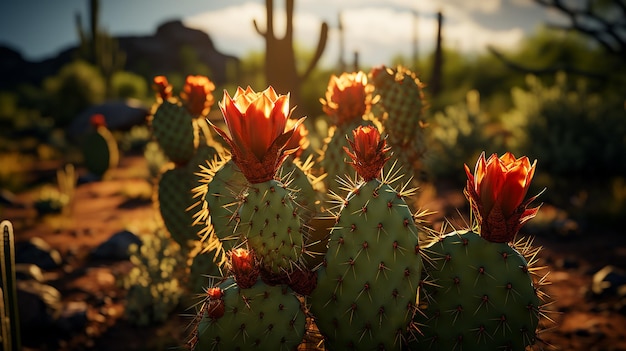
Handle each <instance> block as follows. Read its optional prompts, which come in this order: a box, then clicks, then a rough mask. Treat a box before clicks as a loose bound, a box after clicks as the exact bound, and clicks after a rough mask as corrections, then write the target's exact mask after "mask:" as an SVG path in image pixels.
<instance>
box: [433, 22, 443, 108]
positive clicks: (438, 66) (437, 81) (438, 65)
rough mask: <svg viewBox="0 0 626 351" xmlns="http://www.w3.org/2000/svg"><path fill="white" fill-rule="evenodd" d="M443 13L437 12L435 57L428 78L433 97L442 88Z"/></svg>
mask: <svg viewBox="0 0 626 351" xmlns="http://www.w3.org/2000/svg"><path fill="white" fill-rule="evenodd" d="M442 27H443V14H442V13H441V11H439V12H437V44H436V45H437V46H436V47H435V57H434V62H433V73H432V76H431V78H430V80H431V81H430V93H431V95H432V96H433V97H435V96H437V95H439V93H440V92H441V89H442V83H441V81H442V70H443V48H442V47H441V45H442V44H441V41H442V34H441V31H442Z"/></svg>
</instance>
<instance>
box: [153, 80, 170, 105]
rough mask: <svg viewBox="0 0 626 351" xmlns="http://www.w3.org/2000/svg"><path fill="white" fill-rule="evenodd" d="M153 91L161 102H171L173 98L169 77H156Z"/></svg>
mask: <svg viewBox="0 0 626 351" xmlns="http://www.w3.org/2000/svg"><path fill="white" fill-rule="evenodd" d="M152 87H153V89H154V91H156V93H157V98H159V99H160V101H161V102H162V101H166V100H169V99H170V98H171V97H172V90H173V88H172V86H171V85H170V83H169V82H168V81H167V77H165V76H156V77H154V84H153V86H152Z"/></svg>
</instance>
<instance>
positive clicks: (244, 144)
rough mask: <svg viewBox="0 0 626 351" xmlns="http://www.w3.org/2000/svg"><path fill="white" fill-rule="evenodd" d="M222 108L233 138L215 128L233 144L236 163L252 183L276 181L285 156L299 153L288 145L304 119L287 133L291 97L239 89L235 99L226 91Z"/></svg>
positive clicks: (272, 89) (273, 92) (270, 89)
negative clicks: (275, 177) (275, 178)
mask: <svg viewBox="0 0 626 351" xmlns="http://www.w3.org/2000/svg"><path fill="white" fill-rule="evenodd" d="M219 106H220V109H221V110H222V114H223V115H224V120H225V121H226V126H227V127H228V130H229V132H230V136H228V135H227V134H226V132H225V131H223V130H221V129H220V128H218V127H216V126H213V128H214V129H215V131H216V132H217V133H218V134H219V135H221V136H222V137H223V138H224V140H226V142H227V143H228V144H229V145H230V147H231V152H232V157H233V158H232V159H233V162H235V164H236V165H237V166H238V167H239V169H241V171H242V173H243V175H244V176H245V177H246V179H247V180H248V181H249V182H250V183H252V184H255V183H262V182H266V181H268V180H271V179H272V178H274V175H275V174H276V170H277V169H278V168H279V167H280V165H281V164H282V162H283V160H284V159H285V157H287V156H288V155H289V154H291V153H293V152H295V151H296V150H293V149H291V150H290V149H287V147H286V146H287V144H288V143H289V141H290V139H291V138H292V136H293V135H294V132H295V130H296V129H297V128H298V126H299V125H300V123H302V121H303V120H304V118H301V119H300V120H298V121H297V122H296V123H295V125H294V127H293V128H292V129H291V130H288V131H285V126H286V124H287V120H288V119H289V117H290V116H291V112H292V110H290V109H289V95H278V94H276V92H275V91H274V88H272V87H271V86H270V87H268V88H267V89H265V90H264V91H262V92H259V93H256V92H254V90H252V88H250V87H248V88H247V89H246V90H243V89H242V88H241V87H239V88H238V89H237V92H236V93H235V95H234V96H233V97H232V98H231V97H230V95H228V92H227V91H224V99H223V100H222V101H221V102H220V104H219Z"/></svg>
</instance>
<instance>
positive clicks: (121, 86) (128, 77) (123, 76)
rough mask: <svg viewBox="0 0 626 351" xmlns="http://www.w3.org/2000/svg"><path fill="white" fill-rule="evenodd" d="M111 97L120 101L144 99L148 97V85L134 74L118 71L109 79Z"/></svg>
mask: <svg viewBox="0 0 626 351" xmlns="http://www.w3.org/2000/svg"><path fill="white" fill-rule="evenodd" d="M111 87H112V95H113V96H114V97H116V98H120V99H128V98H135V99H140V100H142V99H145V98H146V96H147V95H148V83H147V82H146V80H145V79H144V78H143V77H142V76H140V75H138V74H135V73H132V72H126V71H119V72H115V74H113V77H112V78H111Z"/></svg>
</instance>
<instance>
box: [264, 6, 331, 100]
mask: <svg viewBox="0 0 626 351" xmlns="http://www.w3.org/2000/svg"><path fill="white" fill-rule="evenodd" d="M265 7H266V11H267V12H266V13H267V24H266V28H265V31H263V30H261V29H260V28H259V25H258V23H257V21H256V20H253V23H254V28H255V29H256V31H257V33H259V34H260V35H261V36H262V37H264V38H265V78H266V80H267V85H271V86H273V87H274V89H275V90H276V91H277V92H278V93H279V94H287V93H291V99H292V101H293V102H295V104H298V102H299V101H300V86H301V85H302V82H304V81H305V80H306V79H307V78H308V76H309V75H310V74H311V72H312V71H313V69H314V68H315V66H316V65H317V62H318V61H319V59H320V58H321V57H322V53H323V52H324V49H325V48H326V40H327V39H328V24H327V23H326V22H324V23H322V27H321V30H320V37H319V40H318V42H317V49H316V50H315V54H314V56H313V58H312V59H311V61H310V62H309V64H308V66H307V68H306V70H305V71H304V73H303V74H298V71H297V68H296V55H295V51H294V48H293V9H294V0H287V3H286V9H285V11H286V15H287V26H286V28H285V35H284V36H283V37H282V38H279V37H277V36H276V33H275V32H274V1H273V0H265Z"/></svg>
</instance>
